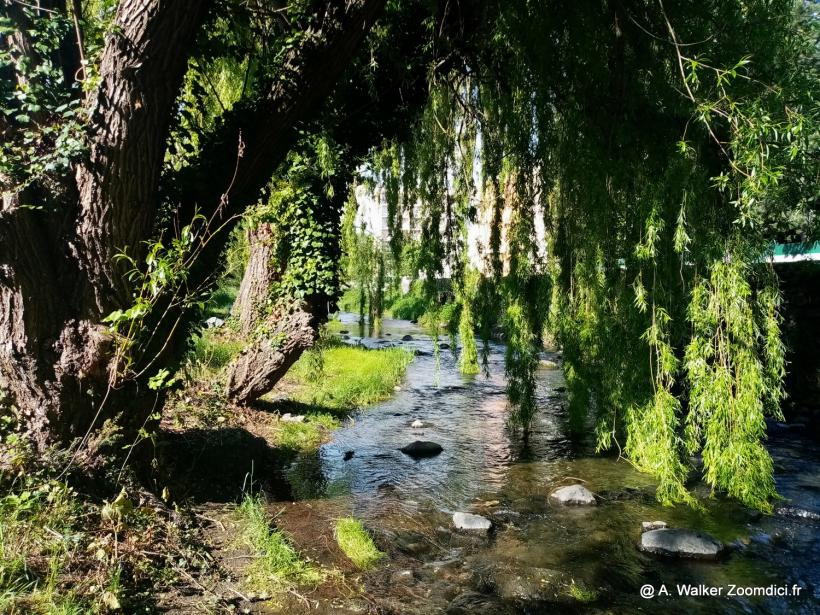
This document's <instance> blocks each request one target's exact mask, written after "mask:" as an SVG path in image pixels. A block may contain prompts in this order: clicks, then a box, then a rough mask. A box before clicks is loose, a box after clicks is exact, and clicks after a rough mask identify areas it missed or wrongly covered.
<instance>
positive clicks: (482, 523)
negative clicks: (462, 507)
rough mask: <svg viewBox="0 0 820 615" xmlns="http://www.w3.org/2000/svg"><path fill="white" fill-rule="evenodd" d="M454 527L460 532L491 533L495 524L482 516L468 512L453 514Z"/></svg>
mask: <svg viewBox="0 0 820 615" xmlns="http://www.w3.org/2000/svg"><path fill="white" fill-rule="evenodd" d="M453 525H455V526H456V528H457V529H459V530H477V531H482V532H489V531H490V528H491V527H492V526H493V522H492V521H490V520H489V519H487V518H485V517H482V516H481V515H474V514H472V513H468V512H456V513H453Z"/></svg>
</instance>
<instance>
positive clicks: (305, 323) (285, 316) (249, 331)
mask: <svg viewBox="0 0 820 615" xmlns="http://www.w3.org/2000/svg"><path fill="white" fill-rule="evenodd" d="M248 247H249V254H248V264H247V266H246V267H245V273H244V275H243V276H242V283H241V284H240V286H239V293H238V294H237V296H236V301H235V302H234V306H233V309H232V313H233V315H234V317H235V318H236V319H237V320H238V321H239V328H240V332H241V334H242V336H243V337H244V338H245V339H246V340H247V341H248V344H249V345H248V347H247V348H245V349H244V350H243V351H242V352H241V353H240V355H239V356H238V357H237V358H236V359H235V360H234V362H233V363H232V364H231V367H230V373H229V376H228V398H229V399H231V400H232V401H234V402H236V403H240V404H248V403H250V402H253V401H255V400H256V399H258V398H259V397H261V396H262V395H264V394H265V393H267V392H268V391H270V390H271V389H272V388H273V387H274V385H275V384H276V383H277V382H278V381H279V380H280V379H281V378H282V376H284V375H285V374H286V373H287V371H288V369H290V367H291V366H292V365H293V364H294V363H295V362H296V361H297V360H298V359H299V357H300V356H301V355H302V353H303V352H304V351H305V350H306V349H308V348H310V347H311V346H313V344H314V343H315V342H316V339H317V338H318V330H319V326H320V325H321V324H322V322H324V320H325V319H326V314H323V313H321V312H320V310H319V309H317V308H318V306H320V305H321V304H322V302H321V301H317V300H314V301H292V302H291V303H290V305H288V306H281V305H279V306H276V307H274V306H272V305H271V296H270V295H271V290H272V288H273V286H274V284H276V282H277V281H278V280H279V278H280V277H281V271H282V268H283V267H282V265H281V264H280V263H278V262H276V260H275V251H276V250H275V248H276V246H275V237H274V227H273V225H272V224H271V223H269V222H260V223H259V224H257V225H256V226H255V227H253V228H252V229H250V230H249V231H248ZM258 325H265V326H264V327H262V329H263V330H264V335H261V336H259V335H256V334H255V331H256V329H257V326H258Z"/></svg>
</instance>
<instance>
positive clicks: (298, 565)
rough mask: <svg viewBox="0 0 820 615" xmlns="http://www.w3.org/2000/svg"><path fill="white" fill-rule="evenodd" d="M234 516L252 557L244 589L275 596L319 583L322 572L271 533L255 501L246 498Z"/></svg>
mask: <svg viewBox="0 0 820 615" xmlns="http://www.w3.org/2000/svg"><path fill="white" fill-rule="evenodd" d="M238 513H239V520H240V524H241V526H242V533H241V538H242V541H243V543H244V544H245V546H247V547H248V548H250V549H251V550H252V551H253V552H254V554H255V555H256V558H255V559H254V560H253V562H252V563H251V565H250V566H249V568H248V585H249V586H250V587H251V588H252V589H254V590H257V591H268V592H271V593H278V592H282V591H285V590H287V589H288V588H289V587H291V586H294V585H310V584H316V583H319V582H320V581H321V580H322V578H323V575H322V572H321V571H320V570H319V569H318V568H317V567H315V566H313V565H311V564H310V563H309V562H307V561H305V560H303V559H302V558H301V557H300V556H299V553H298V552H297V551H296V549H295V548H294V547H293V545H292V544H290V542H289V541H288V539H287V538H286V537H285V536H284V535H283V534H282V533H281V532H280V531H278V530H276V529H271V527H270V523H269V521H268V517H267V515H266V514H265V509H264V507H263V506H262V502H261V500H260V499H259V498H258V497H255V496H250V495H246V496H245V499H244V500H242V503H241V504H240V505H239V508H238Z"/></svg>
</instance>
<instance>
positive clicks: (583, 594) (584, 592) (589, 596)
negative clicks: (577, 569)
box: [569, 581, 598, 604]
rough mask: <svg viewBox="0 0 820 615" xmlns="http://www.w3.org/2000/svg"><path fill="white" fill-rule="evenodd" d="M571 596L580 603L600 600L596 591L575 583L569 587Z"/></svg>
mask: <svg viewBox="0 0 820 615" xmlns="http://www.w3.org/2000/svg"><path fill="white" fill-rule="evenodd" d="M569 595H570V596H572V597H573V598H575V599H576V600H577V601H578V602H583V603H585V604H586V603H589V602H595V601H596V600H597V599H598V592H597V591H595V590H594V589H587V588H586V587H584V586H583V585H578V584H577V583H576V582H575V581H573V582H572V585H570V586H569Z"/></svg>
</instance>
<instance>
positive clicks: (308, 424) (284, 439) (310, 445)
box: [277, 412, 339, 451]
mask: <svg viewBox="0 0 820 615" xmlns="http://www.w3.org/2000/svg"><path fill="white" fill-rule="evenodd" d="M338 427H339V419H337V418H336V417H334V416H332V415H330V414H327V413H323V412H319V413H311V414H309V415H307V417H306V419H305V422H304V423H281V426H280V428H279V432H278V438H277V443H278V444H279V445H281V446H284V447H287V448H292V449H295V450H300V451H310V450H313V449H315V448H316V447H318V446H319V445H320V444H321V443H322V442H323V441H324V439H325V434H326V433H327V432H329V431H332V430H334V429H337V428H338Z"/></svg>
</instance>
